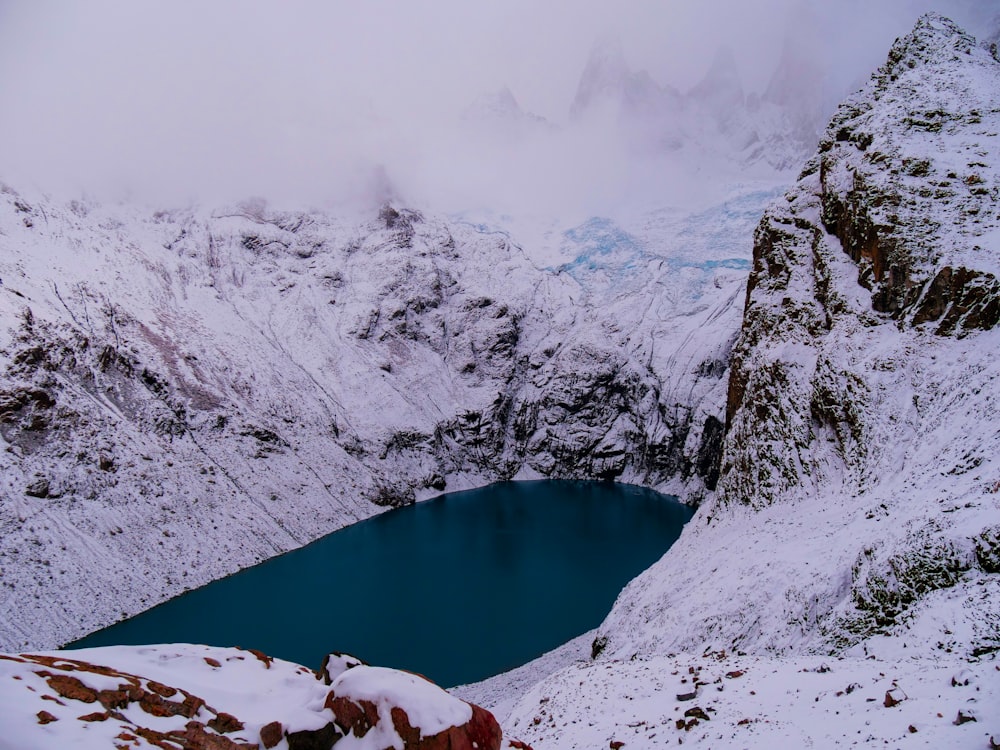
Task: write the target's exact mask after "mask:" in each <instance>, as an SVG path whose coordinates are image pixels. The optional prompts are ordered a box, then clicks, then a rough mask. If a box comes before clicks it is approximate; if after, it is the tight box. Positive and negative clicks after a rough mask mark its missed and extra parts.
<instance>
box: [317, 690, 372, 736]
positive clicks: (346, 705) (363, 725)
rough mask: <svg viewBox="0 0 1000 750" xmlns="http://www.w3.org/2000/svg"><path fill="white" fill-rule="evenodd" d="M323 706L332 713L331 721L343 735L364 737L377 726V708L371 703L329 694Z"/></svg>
mask: <svg viewBox="0 0 1000 750" xmlns="http://www.w3.org/2000/svg"><path fill="white" fill-rule="evenodd" d="M324 705H325V706H326V707H327V708H329V709H330V710H331V711H333V717H334V718H333V721H334V722H335V723H336V725H337V726H338V727H340V731H341V732H343V733H344V734H345V735H347V734H353V735H354V736H355V737H364V736H365V735H366V734H368V730H370V729H371V728H372V727H373V726H375V725H376V724H378V707H377V706H376V705H375V704H374V703H372V702H371V701H366V700H358V701H354V700H351V699H350V698H345V697H339V696H337V695H336V694H335V693H332V692H331V693H330V694H329V695H328V696H327V697H326V703H325V704H324Z"/></svg>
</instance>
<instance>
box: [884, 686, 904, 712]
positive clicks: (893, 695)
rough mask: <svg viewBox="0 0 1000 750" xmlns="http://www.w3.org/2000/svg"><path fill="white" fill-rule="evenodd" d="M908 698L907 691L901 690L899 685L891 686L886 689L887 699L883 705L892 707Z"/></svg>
mask: <svg viewBox="0 0 1000 750" xmlns="http://www.w3.org/2000/svg"><path fill="white" fill-rule="evenodd" d="M905 700H906V693H904V692H903V691H902V690H900V689H899V688H898V687H894V688H891V689H890V690H886V691H885V700H884V701H883V705H884V706H885V707H886V708H892V707H893V706H898V705H899V704H900V703H902V702H903V701H905Z"/></svg>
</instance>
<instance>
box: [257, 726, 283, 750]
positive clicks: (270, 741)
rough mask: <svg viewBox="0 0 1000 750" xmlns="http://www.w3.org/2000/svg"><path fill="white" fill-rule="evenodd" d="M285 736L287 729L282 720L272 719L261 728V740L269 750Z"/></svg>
mask: <svg viewBox="0 0 1000 750" xmlns="http://www.w3.org/2000/svg"><path fill="white" fill-rule="evenodd" d="M284 736H285V730H284V727H282V726H281V722H280V721H272V722H271V723H270V724H265V725H264V726H263V727H261V729H260V741H261V743H263V745H264V747H265V748H267V750H271V748H272V747H274V746H275V745H277V744H278V743H279V742H281V738H282V737H284Z"/></svg>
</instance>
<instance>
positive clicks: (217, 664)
mask: <svg viewBox="0 0 1000 750" xmlns="http://www.w3.org/2000/svg"><path fill="white" fill-rule="evenodd" d="M202 658H203V659H204V660H205V663H206V664H207V665H208V666H210V667H216V668H218V667H221V666H222V663H221V662H220V661H219V660H218V659H213V658H212V657H210V656H205V657H202Z"/></svg>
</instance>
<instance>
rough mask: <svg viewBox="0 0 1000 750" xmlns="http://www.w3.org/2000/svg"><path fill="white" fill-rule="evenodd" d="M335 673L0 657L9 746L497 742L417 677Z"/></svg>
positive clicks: (434, 746) (100, 656) (137, 653)
mask: <svg viewBox="0 0 1000 750" xmlns="http://www.w3.org/2000/svg"><path fill="white" fill-rule="evenodd" d="M91 658H93V659H94V661H91V660H90V659H91ZM98 660H99V661H100V662H101V663H102V664H111V665H115V666H101V665H98V664H97V663H95V662H96V661H98ZM337 665H338V667H337V668H339V669H340V670H341V671H340V672H339V673H336V674H335V676H334V677H333V679H332V680H331V681H330V682H326V681H325V680H321V679H319V676H318V675H316V674H315V673H313V672H312V671H311V670H308V669H305V668H304V667H300V666H298V665H296V664H291V663H289V662H282V661H276V660H273V659H271V658H270V657H264V656H263V655H262V654H261V655H259V656H258V655H257V654H254V653H252V652H244V651H240V650H239V649H213V648H209V647H207V646H153V647H142V648H139V647H115V648H110V649H99V650H97V651H92V650H83V651H74V652H63V653H51V654H23V655H20V656H13V655H0V674H2V675H3V678H4V679H3V680H2V683H0V699H2V704H3V706H4V732H5V737H4V739H5V741H8V742H10V743H11V745H12V746H17V747H37V748H50V747H51V748H57V747H70V746H74V747H77V746H78V747H110V746H112V745H113V744H116V741H117V744H120V743H122V742H124V743H126V744H127V745H128V746H130V747H131V746H138V747H176V746H179V747H183V748H191V749H192V750H199V749H204V750H237V749H238V748H247V750H249V749H250V748H258V747H260V746H261V745H263V746H264V747H265V748H272V747H277V746H279V745H282V746H286V747H288V748H289V750H331V748H334V747H336V746H337V745H338V743H339V742H340V741H341V740H344V739H348V741H347V742H345V743H344V744H345V745H349V746H350V747H352V748H358V749H360V750H364V749H365V748H372V750H382V749H383V748H385V747H402V748H405V750H473V749H474V748H479V749H481V750H499V749H500V748H501V746H502V743H503V737H502V734H501V732H500V727H499V726H498V725H497V722H496V720H495V719H494V718H493V716H492V714H490V713H489V712H488V711H484V710H483V709H481V708H479V707H478V706H472V705H470V704H467V703H465V702H463V701H461V700H459V699H457V698H454V697H452V696H450V695H448V693H446V692H445V691H444V690H442V689H441V688H439V687H437V686H436V685H434V684H432V683H430V682H428V681H427V680H426V679H424V678H422V677H419V676H416V675H412V674H410V673H407V672H398V671H396V670H393V669H383V668H377V667H368V666H365V665H361V664H360V663H359V662H358V660H356V659H352V658H350V657H347V658H340V659H338V660H337ZM327 666H328V667H330V666H331V662H328V665H327ZM334 671H335V672H336V669H335V670H334ZM195 690H197V691H198V694H197V695H196V694H195V693H194V692H191V691H195ZM43 707H44V708H43ZM39 709H41V710H39ZM39 725H52V726H51V727H50V728H48V727H47V728H46V729H40V728H39ZM133 743H134V745H133ZM503 746H505V747H506V746H510V745H509V744H507V745H503ZM519 746H523V747H527V746H524V745H519Z"/></svg>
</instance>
